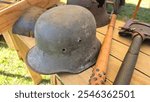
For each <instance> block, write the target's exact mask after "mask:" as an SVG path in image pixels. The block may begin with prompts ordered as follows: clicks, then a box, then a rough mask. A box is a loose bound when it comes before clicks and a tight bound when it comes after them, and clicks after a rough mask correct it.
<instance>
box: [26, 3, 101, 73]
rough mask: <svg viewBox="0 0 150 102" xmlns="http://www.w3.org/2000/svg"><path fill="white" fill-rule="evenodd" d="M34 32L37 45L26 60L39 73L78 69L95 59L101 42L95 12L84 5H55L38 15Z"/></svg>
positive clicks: (74, 71) (83, 67) (88, 65)
mask: <svg viewBox="0 0 150 102" xmlns="http://www.w3.org/2000/svg"><path fill="white" fill-rule="evenodd" d="M34 32H35V39H36V46H35V47H33V48H32V49H31V50H30V51H29V52H28V54H27V63H28V65H29V66H30V67H31V68H32V69H33V70H35V71H37V72H39V73H43V74H51V73H60V72H69V73H79V72H82V71H83V70H85V69H87V68H89V67H90V66H91V65H93V64H94V63H95V61H96V58H97V55H98V52H99V48H100V42H99V41H98V40H97V38H96V23H95V19H94V16H93V15H92V14H91V12H90V11H88V10H87V9H86V8H83V7H81V6H75V5H63V6H58V7H54V8H52V9H50V10H48V11H46V12H45V13H43V14H42V15H41V16H40V17H39V19H38V20H37V22H36V25H35V31H34Z"/></svg>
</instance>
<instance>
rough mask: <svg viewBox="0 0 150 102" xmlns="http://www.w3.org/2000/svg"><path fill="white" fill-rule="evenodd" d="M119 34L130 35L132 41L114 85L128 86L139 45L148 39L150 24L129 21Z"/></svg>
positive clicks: (149, 37)
mask: <svg viewBox="0 0 150 102" xmlns="http://www.w3.org/2000/svg"><path fill="white" fill-rule="evenodd" d="M119 34H120V35H121V36H129V35H132V37H133V40H132V44H131V45H130V48H129V50H128V52H127V54H126V56H125V58H124V60H123V63H122V65H121V67H120V70H119V72H118V74H117V77H116V79H115V81H114V85H128V84H130V80H131V77H132V74H133V71H134V68H135V64H136V61H137V58H138V54H139V51H140V47H141V44H142V42H143V41H144V40H145V39H150V24H147V23H142V22H139V21H137V20H133V19H131V20H129V21H128V22H127V23H126V24H125V26H124V27H122V29H121V31H120V32H119Z"/></svg>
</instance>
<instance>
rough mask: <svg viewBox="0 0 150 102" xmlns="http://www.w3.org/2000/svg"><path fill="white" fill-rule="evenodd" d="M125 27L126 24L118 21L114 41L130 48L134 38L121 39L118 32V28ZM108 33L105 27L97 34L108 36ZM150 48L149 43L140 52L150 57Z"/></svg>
mask: <svg viewBox="0 0 150 102" xmlns="http://www.w3.org/2000/svg"><path fill="white" fill-rule="evenodd" d="M123 25H124V22H122V21H118V20H117V22H116V29H115V31H114V34H113V39H114V40H116V41H118V42H121V43H123V44H125V45H127V46H129V45H130V44H131V41H132V38H125V37H121V36H119V35H118V32H119V30H118V29H119V28H118V27H121V26H123ZM106 31H107V26H104V27H101V28H98V29H97V32H100V33H102V34H106ZM149 46H150V43H149V42H147V43H143V44H142V46H141V49H140V51H141V52H143V53H145V54H147V55H150V47H149Z"/></svg>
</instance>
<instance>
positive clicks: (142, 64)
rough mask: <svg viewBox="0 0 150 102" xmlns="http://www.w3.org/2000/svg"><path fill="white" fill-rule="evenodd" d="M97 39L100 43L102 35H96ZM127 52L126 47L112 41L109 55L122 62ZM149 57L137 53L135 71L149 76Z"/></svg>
mask: <svg viewBox="0 0 150 102" xmlns="http://www.w3.org/2000/svg"><path fill="white" fill-rule="evenodd" d="M97 38H98V39H99V40H100V41H101V42H102V41H103V39H104V35H102V34H99V33H97ZM127 50H128V46H126V45H124V44H122V43H119V42H117V41H116V40H113V41H112V48H111V55H113V56H114V57H116V58H118V59H119V60H121V61H123V59H124V57H125V55H126V53H127ZM149 66H150V56H148V55H145V54H143V53H141V52H140V53H139V56H138V60H137V64H136V66H135V67H136V69H138V70H140V71H141V72H143V73H145V74H147V76H150V71H149V70H150V67H149Z"/></svg>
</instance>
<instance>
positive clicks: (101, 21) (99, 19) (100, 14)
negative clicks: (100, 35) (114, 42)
mask: <svg viewBox="0 0 150 102" xmlns="http://www.w3.org/2000/svg"><path fill="white" fill-rule="evenodd" d="M89 10H90V11H91V12H92V14H93V15H94V17H95V20H96V25H97V27H102V26H105V25H107V24H108V23H109V21H110V18H109V14H108V13H107V10H106V8H105V6H103V7H99V8H98V3H96V2H93V3H92V5H91V7H90V8H89Z"/></svg>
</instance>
